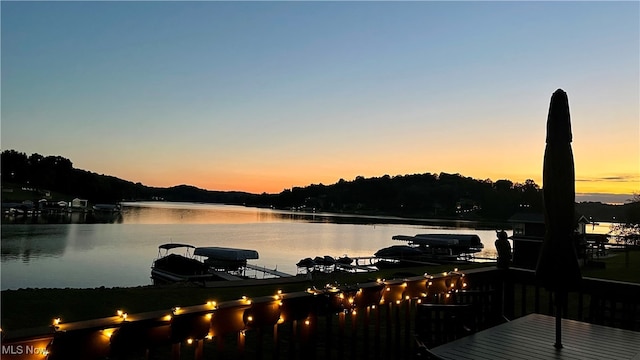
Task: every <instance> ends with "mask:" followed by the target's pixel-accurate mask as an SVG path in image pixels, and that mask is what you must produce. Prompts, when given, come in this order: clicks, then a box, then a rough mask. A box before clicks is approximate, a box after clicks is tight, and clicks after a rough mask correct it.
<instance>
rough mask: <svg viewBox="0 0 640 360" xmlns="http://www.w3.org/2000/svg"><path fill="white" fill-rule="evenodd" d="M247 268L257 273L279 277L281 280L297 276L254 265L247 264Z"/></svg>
mask: <svg viewBox="0 0 640 360" xmlns="http://www.w3.org/2000/svg"><path fill="white" fill-rule="evenodd" d="M245 267H246V268H247V269H251V270H255V271H261V272H263V273H266V274H270V275H274V276H277V277H280V278H285V277H292V276H295V275H291V274H287V273H284V272H282V271H278V270H275V269H267V268H266V267H264V266H257V265H253V264H246V265H245Z"/></svg>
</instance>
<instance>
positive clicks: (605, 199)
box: [576, 193, 633, 205]
mask: <svg viewBox="0 0 640 360" xmlns="http://www.w3.org/2000/svg"><path fill="white" fill-rule="evenodd" d="M632 197H633V195H632V194H609V193H576V202H601V203H604V204H612V205H621V204H624V203H627V202H629V200H631V198H632Z"/></svg>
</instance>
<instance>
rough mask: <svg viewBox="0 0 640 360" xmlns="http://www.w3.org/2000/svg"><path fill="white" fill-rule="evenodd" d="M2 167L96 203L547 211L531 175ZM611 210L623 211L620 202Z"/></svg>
mask: <svg viewBox="0 0 640 360" xmlns="http://www.w3.org/2000/svg"><path fill="white" fill-rule="evenodd" d="M1 165H2V173H1V174H2V185H3V188H4V187H6V186H7V185H9V184H19V185H22V186H28V187H30V188H36V189H46V190H49V191H54V192H57V193H60V194H66V195H68V196H71V197H79V198H83V199H87V200H89V201H90V202H93V203H114V202H119V201H136V200H155V199H157V200H165V201H191V202H206V203H225V204H242V205H248V206H260V207H273V208H278V209H288V210H301V211H316V212H335V213H348V214H366V215H392V216H403V217H416V218H463V219H477V220H506V219H508V218H509V217H511V216H512V215H513V214H515V213H516V212H521V211H530V212H542V206H543V204H542V191H541V189H540V187H539V186H538V185H537V184H536V183H535V182H534V181H533V180H526V181H525V182H524V183H514V182H512V181H510V180H505V179H503V180H497V181H492V180H490V179H486V180H477V179H472V178H470V177H465V176H462V175H460V174H447V173H440V174H431V173H425V174H413V175H398V176H389V175H384V176H382V177H372V178H365V177H362V176H358V177H356V178H355V179H354V180H351V181H347V180H344V179H340V180H339V181H338V182H337V183H335V184H331V185H323V184H312V185H309V186H306V187H294V188H292V189H285V190H284V191H282V192H280V193H278V194H267V193H263V194H251V193H246V192H238V191H209V190H203V189H199V188H196V187H194V186H188V185H179V186H175V187H169V188H157V187H149V186H145V185H143V184H141V183H133V182H130V181H126V180H122V179H118V178H116V177H113V176H107V175H99V174H96V173H93V172H89V171H85V170H80V169H76V168H74V167H73V163H72V162H71V161H70V160H69V159H66V158H64V157H61V156H42V155H40V154H32V155H29V156H28V155H26V154H25V153H21V152H17V151H15V150H6V151H3V152H2V158H1ZM34 200H35V199H34ZM54 200H56V199H54ZM63 200H70V199H63ZM2 201H11V195H10V193H5V192H3V197H2ZM590 204H591V205H589V211H590V213H591V212H592V213H597V212H599V211H604V212H603V213H602V214H600V213H598V215H596V216H597V217H600V216H601V215H602V216H603V218H604V216H606V214H609V215H610V214H611V212H610V211H606V209H604V210H603V206H605V205H603V204H600V203H590ZM598 204H599V205H598ZM579 205H580V204H579ZM614 208H615V210H616V211H617V210H621V209H619V208H620V207H614ZM614 208H611V209H609V210H614ZM577 211H580V210H579V209H577ZM623 213H624V211H621V212H620V215H619V216H621V217H623V216H624V214H623ZM594 220H596V218H595V217H594Z"/></svg>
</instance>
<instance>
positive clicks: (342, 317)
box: [338, 311, 345, 359]
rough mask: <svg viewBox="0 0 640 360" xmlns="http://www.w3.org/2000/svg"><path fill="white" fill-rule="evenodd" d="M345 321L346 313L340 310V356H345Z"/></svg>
mask: <svg viewBox="0 0 640 360" xmlns="http://www.w3.org/2000/svg"><path fill="white" fill-rule="evenodd" d="M344 322H345V313H344V311H340V313H339V314H338V328H339V331H338V358H340V359H342V358H344Z"/></svg>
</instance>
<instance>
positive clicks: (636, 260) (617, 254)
mask: <svg viewBox="0 0 640 360" xmlns="http://www.w3.org/2000/svg"><path fill="white" fill-rule="evenodd" d="M600 261H601V262H603V263H604V264H605V267H604V268H594V267H589V266H586V267H584V268H583V269H582V276H585V277H593V278H599V279H607V280H617V281H627V282H633V283H639V284H640V250H629V251H627V252H625V251H624V250H616V251H610V252H609V256H607V257H606V258H602V259H600Z"/></svg>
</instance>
